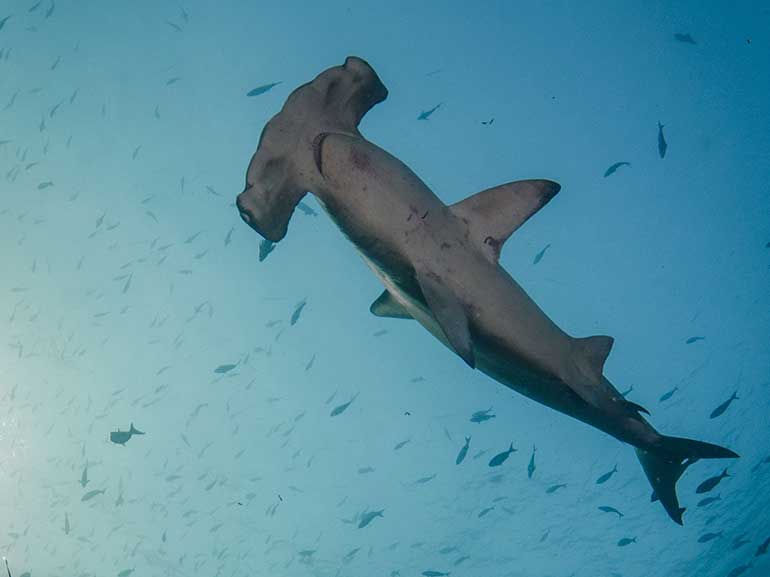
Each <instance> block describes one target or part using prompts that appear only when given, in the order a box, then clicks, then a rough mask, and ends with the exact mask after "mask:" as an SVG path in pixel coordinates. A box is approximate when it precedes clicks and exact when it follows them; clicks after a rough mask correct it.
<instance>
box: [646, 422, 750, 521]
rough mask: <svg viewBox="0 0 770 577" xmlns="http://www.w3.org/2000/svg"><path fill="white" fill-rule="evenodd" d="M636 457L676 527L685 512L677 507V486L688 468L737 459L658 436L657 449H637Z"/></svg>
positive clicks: (721, 451) (698, 443)
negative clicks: (699, 464)
mask: <svg viewBox="0 0 770 577" xmlns="http://www.w3.org/2000/svg"><path fill="white" fill-rule="evenodd" d="M636 455H637V457H639V461H640V462H641V464H642V468H643V469H644V472H645V474H646V475H647V479H648V480H649V481H650V484H651V485H652V489H653V491H654V497H655V498H657V499H659V500H660V502H661V503H662V504H663V508H664V509H665V510H666V513H668V516H669V517H671V519H673V520H674V522H676V523H678V524H679V525H682V513H684V511H685V508H684V507H680V506H679V499H678V498H677V496H676V482H677V481H678V480H679V478H680V477H681V476H682V474H683V473H684V472H685V470H686V469H687V467H689V466H690V465H692V464H693V463H695V462H696V461H698V460H700V459H729V458H736V457H738V455H737V454H736V453H735V452H733V451H731V450H730V449H726V448H724V447H720V446H719V445H712V444H711V443H704V442H702V441H694V440H692V439H682V438H679V437H665V436H661V439H660V442H659V443H658V445H657V446H656V447H653V448H650V449H640V448H638V447H637V449H636Z"/></svg>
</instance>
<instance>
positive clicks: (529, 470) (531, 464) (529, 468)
mask: <svg viewBox="0 0 770 577" xmlns="http://www.w3.org/2000/svg"><path fill="white" fill-rule="evenodd" d="M536 450H537V449H535V446H534V445H532V455H531V456H530V458H529V465H527V477H528V478H529V479H531V478H532V475H533V474H534V472H535V469H536V467H535V451H536Z"/></svg>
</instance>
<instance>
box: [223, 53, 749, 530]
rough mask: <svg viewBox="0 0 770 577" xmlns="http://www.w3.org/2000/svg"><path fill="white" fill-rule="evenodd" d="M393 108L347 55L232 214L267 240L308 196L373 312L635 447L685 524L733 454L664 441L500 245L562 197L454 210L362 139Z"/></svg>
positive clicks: (519, 197)
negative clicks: (373, 280) (715, 471)
mask: <svg viewBox="0 0 770 577" xmlns="http://www.w3.org/2000/svg"><path fill="white" fill-rule="evenodd" d="M386 97H387V89H386V88H385V86H384V85H383V84H382V82H381V81H380V79H379V77H378V76H377V74H376V73H375V72H374V70H373V69H372V68H371V67H370V66H369V64H367V63H366V62H365V61H364V60H362V59H360V58H356V57H349V58H348V59H347V60H346V61H345V64H344V65H342V66H336V67H333V68H330V69H328V70H326V71H324V72H322V73H321V74H320V75H318V76H317V77H316V78H315V79H314V80H313V81H312V82H309V83H307V84H304V85H302V86H300V87H299V88H297V89H296V90H295V91H294V92H292V94H291V95H290V96H289V97H288V99H287V101H286V104H285V105H284V107H283V109H282V110H281V112H280V113H279V114H277V115H276V116H274V117H273V118H272V119H271V120H270V121H269V122H268V124H267V125H266V126H265V129H264V130H263V132H262V135H261V137H260V141H259V145H258V147H257V151H256V152H255V154H254V156H253V157H252V160H251V163H250V165H249V168H248V171H247V177H246V188H245V190H244V191H243V192H242V193H241V194H240V195H239V196H238V199H237V206H238V209H239V211H240V213H241V216H242V218H243V219H244V221H245V222H246V223H247V224H249V225H250V226H251V227H252V228H253V229H254V230H256V231H257V232H258V233H259V234H261V235H262V236H263V237H265V238H266V239H268V240H270V241H271V242H278V241H280V240H281V239H282V238H283V237H284V236H285V235H286V231H287V227H288V223H289V219H290V218H291V215H292V212H293V211H294V208H295V207H296V206H297V204H298V203H299V201H300V200H301V199H302V197H303V196H304V195H305V194H306V193H307V192H312V193H313V194H314V195H315V196H316V198H317V199H318V201H319V203H320V204H321V206H322V207H323V208H324V209H325V211H326V212H327V213H328V214H329V216H330V217H331V218H332V220H333V221H334V222H335V223H336V224H337V226H338V227H339V228H340V230H341V231H342V232H343V233H344V234H345V236H347V238H348V239H349V240H350V241H351V242H352V243H353V244H354V245H355V246H356V248H357V249H358V250H359V252H360V253H361V255H362V257H363V259H364V261H365V262H366V263H367V265H368V266H369V267H370V268H371V269H372V271H373V272H374V273H375V274H376V275H377V277H378V278H379V279H380V280H381V281H382V283H383V285H384V286H385V291H384V292H383V293H382V294H381V295H380V296H379V297H378V298H377V299H376V300H375V301H374V303H373V304H372V306H371V312H372V313H373V314H375V315H378V316H381V317H391V318H403V319H414V320H416V321H417V322H419V323H420V324H421V325H422V326H424V327H425V328H426V329H427V330H428V331H429V332H430V333H431V334H432V335H433V336H435V337H436V338H437V339H438V340H439V341H441V342H442V343H443V344H444V345H446V346H447V347H448V348H449V349H450V350H452V351H453V352H455V353H456V354H457V355H459V356H460V357H461V358H462V359H463V360H464V361H465V362H466V363H467V364H468V365H469V366H470V367H472V368H477V369H479V370H481V371H483V372H484V373H486V374H487V375H489V376H490V377H492V378H493V379H495V380H497V381H498V382H500V383H502V384H503V385H505V386H507V387H509V388H511V389H513V390H515V391H517V392H519V393H521V394H523V395H526V396H527V397H529V398H531V399H534V400H535V401H537V402H540V403H542V404H545V405H547V406H549V407H552V408H554V409H556V410H557V411H560V412H562V413H565V414H567V415H570V416H571V417H574V418H576V419H579V420H581V421H583V422H585V423H588V424H589V425H591V426H593V427H596V428H597V429H600V430H602V431H604V432H606V433H608V434H610V435H612V436H614V437H616V438H617V439H619V440H621V441H623V442H625V443H629V444H631V445H633V446H634V447H635V448H636V450H637V453H638V456H639V459H640V461H641V462H642V465H643V467H644V469H645V472H646V473H647V477H648V479H649V480H650V482H651V484H652V486H653V489H654V492H655V495H656V496H657V497H658V498H659V499H660V500H661V502H662V503H663V505H664V507H665V509H666V511H667V512H668V514H669V516H670V517H671V518H672V519H673V520H674V521H676V522H677V523H680V524H681V523H682V513H683V511H684V509H683V508H680V507H679V503H678V499H677V496H676V492H675V484H676V481H677V480H678V478H679V477H680V476H681V474H682V473H683V472H684V470H685V469H686V468H687V466H689V465H690V464H692V463H693V462H695V461H696V460H698V459H701V458H724V457H737V455H736V454H735V453H733V452H732V451H730V450H729V449H725V448H722V447H719V446H717V445H712V444H709V443H703V442H700V441H693V440H689V439H680V438H675V437H667V436H664V435H661V434H660V433H658V432H657V431H656V430H655V429H654V428H653V427H652V425H650V424H649V423H648V422H647V421H646V420H645V419H644V418H643V417H642V416H641V414H640V413H642V412H646V411H645V410H644V409H643V408H642V407H640V406H638V405H636V404H634V403H631V402H629V401H627V400H626V399H625V398H623V396H622V395H621V394H620V393H619V392H618V390H617V389H616V388H615V387H614V386H613V385H612V384H611V383H610V382H609V380H607V378H606V377H605V376H604V375H603V367H604V362H605V360H606V358H607V356H608V354H609V352H610V350H611V348H612V344H613V339H612V338H611V337H609V336H603V335H599V336H588V337H583V338H575V337H573V336H570V335H568V334H566V333H565V332H564V331H562V330H561V329H560V328H559V327H558V326H557V325H556V324H555V323H554V322H553V321H552V320H551V319H550V318H549V317H548V316H547V315H546V314H545V313H544V312H543V311H542V310H541V309H540V307H538V305H537V304H536V303H535V302H534V301H533V300H532V299H531V298H530V297H529V295H528V294H527V293H526V292H525V291H524V289H523V288H522V287H521V286H520V285H519V284H518V283H517V282H516V281H515V280H514V279H513V278H512V277H511V276H510V275H509V274H508V272H507V271H506V270H505V269H503V268H502V267H501V266H500V264H499V262H498V258H499V255H500V251H501V249H502V246H503V244H504V243H505V241H506V240H507V239H508V237H509V236H511V234H512V233H513V232H515V231H516V230H517V229H518V228H519V227H520V226H522V225H523V224H524V223H525V222H526V221H527V220H528V219H529V218H530V217H531V216H532V215H533V214H534V213H535V212H537V211H538V210H539V209H540V208H542V207H543V206H544V205H545V204H547V203H548V202H549V201H550V200H552V199H553V198H554V197H555V196H556V194H557V193H558V192H559V190H560V186H559V185H558V184H557V183H555V182H552V181H549V180H524V181H517V182H510V183H507V184H503V185H500V186H497V187H494V188H490V189H487V190H483V191H481V192H479V193H477V194H475V195H473V196H471V197H469V198H467V199H465V200H463V201H461V202H458V203H456V204H453V205H450V206H447V205H445V204H444V203H443V202H442V201H441V199H440V198H438V197H437V196H436V195H435V194H434V193H433V192H432V191H431V190H430V188H429V187H428V186H427V185H426V184H425V183H424V182H423V181H422V180H421V179H420V178H419V177H418V176H417V175H416V174H415V173H414V172H413V171H412V170H411V169H410V168H409V167H408V166H407V165H406V164H404V163H403V162H401V161H400V160H399V159H398V158H396V157H395V156H393V155H392V154H390V153H389V152H387V151H385V150H383V149H382V148H380V147H378V146H377V145H375V144H373V143H371V142H369V141H368V140H366V139H365V138H364V137H363V135H361V133H360V132H359V131H358V124H359V122H360V120H361V118H362V117H363V115H364V114H365V113H366V112H367V111H368V110H369V109H371V108H372V107H373V106H374V105H375V104H377V103H379V102H382V101H383V100H385V98H386Z"/></svg>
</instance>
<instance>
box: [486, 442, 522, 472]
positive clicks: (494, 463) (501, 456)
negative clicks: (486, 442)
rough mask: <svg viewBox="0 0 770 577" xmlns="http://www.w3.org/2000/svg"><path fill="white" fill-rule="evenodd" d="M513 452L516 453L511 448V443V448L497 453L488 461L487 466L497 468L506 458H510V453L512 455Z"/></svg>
mask: <svg viewBox="0 0 770 577" xmlns="http://www.w3.org/2000/svg"><path fill="white" fill-rule="evenodd" d="M514 452H516V449H514V448H513V443H511V446H510V447H508V449H507V450H505V451H503V452H502V453H498V454H497V455H495V456H494V457H492V459H490V461H489V466H490V467H499V466H500V465H502V464H503V463H505V461H506V460H507V459H508V457H510V456H511V453H514Z"/></svg>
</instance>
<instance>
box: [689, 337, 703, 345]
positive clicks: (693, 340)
mask: <svg viewBox="0 0 770 577" xmlns="http://www.w3.org/2000/svg"><path fill="white" fill-rule="evenodd" d="M705 340H706V337H690V338H689V339H687V340H686V341H685V342H684V344H686V345H691V344H693V343H697V342H698V341H705Z"/></svg>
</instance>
